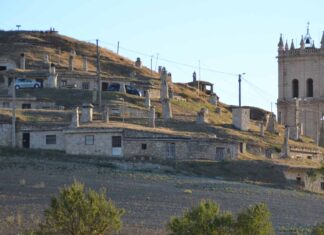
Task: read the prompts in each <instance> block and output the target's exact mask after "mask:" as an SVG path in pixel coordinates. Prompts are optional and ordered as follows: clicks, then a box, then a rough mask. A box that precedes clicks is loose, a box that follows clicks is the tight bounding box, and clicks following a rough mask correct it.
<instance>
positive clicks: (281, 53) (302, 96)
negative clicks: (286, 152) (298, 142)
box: [277, 28, 324, 143]
mask: <svg viewBox="0 0 324 235" xmlns="http://www.w3.org/2000/svg"><path fill="white" fill-rule="evenodd" d="M277 58H278V92H279V93H278V100H277V110H278V122H279V123H280V124H283V125H286V126H289V127H290V130H291V132H292V135H294V133H293V132H298V134H302V135H306V136H309V137H311V138H313V139H314V141H315V142H316V143H319V136H320V131H321V126H322V125H323V123H322V117H323V116H324V115H323V113H324V34H323V37H322V40H321V46H320V48H316V47H315V44H314V41H313V40H312V38H311V36H310V33H309V28H307V33H306V36H302V37H301V40H300V43H299V47H295V42H294V41H293V40H292V41H291V43H290V46H288V42H287V41H286V43H285V44H284V39H283V37H282V35H281V36H280V39H279V44H278V57H277Z"/></svg>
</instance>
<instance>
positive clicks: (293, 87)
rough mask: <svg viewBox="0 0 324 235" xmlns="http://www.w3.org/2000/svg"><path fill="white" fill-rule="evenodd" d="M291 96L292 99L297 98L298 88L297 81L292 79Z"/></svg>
mask: <svg viewBox="0 0 324 235" xmlns="http://www.w3.org/2000/svg"><path fill="white" fill-rule="evenodd" d="M292 96H293V98H298V96H299V86H298V80H297V79H294V80H293V81H292Z"/></svg>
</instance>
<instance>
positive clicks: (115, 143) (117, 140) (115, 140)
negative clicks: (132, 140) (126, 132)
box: [112, 136, 121, 148]
mask: <svg viewBox="0 0 324 235" xmlns="http://www.w3.org/2000/svg"><path fill="white" fill-rule="evenodd" d="M112 147H113V148H121V136H113V137H112Z"/></svg>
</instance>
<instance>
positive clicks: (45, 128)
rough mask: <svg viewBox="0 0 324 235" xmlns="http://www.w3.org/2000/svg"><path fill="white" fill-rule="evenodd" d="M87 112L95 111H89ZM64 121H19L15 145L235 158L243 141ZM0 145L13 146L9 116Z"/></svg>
mask: <svg viewBox="0 0 324 235" xmlns="http://www.w3.org/2000/svg"><path fill="white" fill-rule="evenodd" d="M88 115H90V116H91V115H92V112H89V114H88ZM78 120H80V116H79V113H78V112H75V115H73V118H72V122H73V123H74V125H70V123H65V124H53V123H52V124H50V123H42V125H35V124H32V123H18V124H17V125H16V126H17V128H16V135H15V136H16V139H15V142H16V145H17V147H21V148H32V149H49V150H61V151H65V152H66V153H67V154H77V155H78V154H82V155H89V156H107V157H118V158H130V159H133V158H144V159H153V158H156V159H174V160H178V159H179V160H180V159H209V160H224V159H236V158H237V157H238V155H239V153H241V152H242V151H243V150H242V145H243V143H242V142H239V141H235V140H225V139H221V138H217V137H216V136H215V135H207V134H206V135H201V134H198V133H191V134H190V135H188V133H186V134H183V133H181V132H170V131H165V130H164V129H163V128H162V129H159V128H154V127H144V126H138V125H134V124H125V123H120V122H111V121H109V122H108V123H107V122H106V121H105V120H103V121H102V120H99V121H91V120H93V119H92V118H91V117H89V119H88V120H89V121H88V122H83V123H82V122H80V123H79V124H77V125H75V122H78ZM0 146H12V125H11V122H10V120H8V121H7V122H5V121H4V122H2V123H0Z"/></svg>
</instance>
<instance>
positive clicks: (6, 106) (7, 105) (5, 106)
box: [2, 102, 10, 108]
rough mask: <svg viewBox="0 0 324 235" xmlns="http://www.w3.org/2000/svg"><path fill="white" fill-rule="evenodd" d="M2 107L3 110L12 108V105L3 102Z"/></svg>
mask: <svg viewBox="0 0 324 235" xmlns="http://www.w3.org/2000/svg"><path fill="white" fill-rule="evenodd" d="M2 107H3V108H10V104H9V102H3V103H2Z"/></svg>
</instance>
